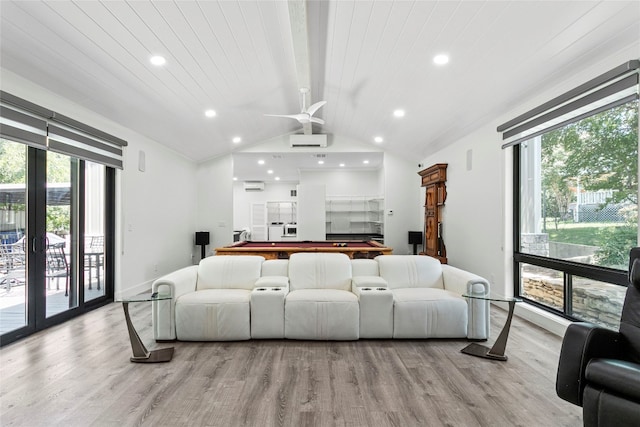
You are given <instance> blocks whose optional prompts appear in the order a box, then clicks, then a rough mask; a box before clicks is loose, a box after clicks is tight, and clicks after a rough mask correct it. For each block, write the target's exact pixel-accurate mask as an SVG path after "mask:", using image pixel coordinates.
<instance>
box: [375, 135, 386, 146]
mask: <svg viewBox="0 0 640 427" xmlns="http://www.w3.org/2000/svg"><path fill="white" fill-rule="evenodd" d="M373 140H374V141H375V142H377V143H378V144H380V143H381V142H382V141H384V139H383V138H382V137H381V136H376V137H375V138H373Z"/></svg>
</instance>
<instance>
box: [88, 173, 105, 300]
mask: <svg viewBox="0 0 640 427" xmlns="http://www.w3.org/2000/svg"><path fill="white" fill-rule="evenodd" d="M105 169H106V168H105V166H103V165H100V164H97V163H91V162H88V161H87V162H85V170H84V177H85V187H84V300H85V301H89V300H92V299H95V298H98V297H101V296H103V295H104V294H105V288H104V236H105V221H104V220H105V215H104V213H105V206H104V200H105V174H106V171H105Z"/></svg>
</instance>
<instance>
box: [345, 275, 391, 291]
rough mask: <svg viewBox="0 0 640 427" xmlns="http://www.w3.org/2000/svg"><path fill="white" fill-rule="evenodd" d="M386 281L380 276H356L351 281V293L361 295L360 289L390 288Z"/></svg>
mask: <svg viewBox="0 0 640 427" xmlns="http://www.w3.org/2000/svg"><path fill="white" fill-rule="evenodd" d="M388 287H389V285H388V283H387V281H386V280H384V279H383V278H382V277H380V276H356V277H353V278H352V279H351V292H353V293H354V294H356V295H358V296H359V295H360V294H359V290H358V288H388Z"/></svg>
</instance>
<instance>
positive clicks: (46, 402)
mask: <svg viewBox="0 0 640 427" xmlns="http://www.w3.org/2000/svg"><path fill="white" fill-rule="evenodd" d="M129 308H130V312H131V315H132V318H133V321H134V324H135V325H136V328H137V329H138V332H139V334H140V336H141V337H142V339H143V340H144V341H145V343H147V346H148V347H149V348H150V349H152V348H160V347H165V346H172V345H173V346H174V347H175V349H176V350H175V354H174V358H173V360H172V361H171V362H169V363H161V364H149V365H145V364H135V363H131V362H129V357H130V356H131V348H130V345H129V338H128V335H127V330H126V325H125V322H124V315H123V311H122V307H121V305H120V304H117V303H114V304H110V305H108V306H105V307H102V308H100V309H98V310H95V311H93V312H91V313H88V314H86V315H84V316H81V317H79V318H76V319H73V320H72V321H69V322H67V323H65V324H62V325H58V326H56V327H54V328H51V329H49V330H47V331H43V332H41V333H38V334H35V335H33V336H30V337H28V338H26V339H24V340H22V341H20V342H17V343H14V344H11V345H9V346H7V347H5V348H2V349H0V425H2V426H5V427H6V426H33V427H37V426H118V427H122V426H225V427H229V426H403V427H404V426H465V427H466V426H491V427H496V426H523V427H524V426H526V427H532V426H580V425H582V416H581V408H578V407H576V406H573V405H571V404H569V403H567V402H564V401H562V400H560V399H559V398H558V397H556V394H555V375H556V368H557V361H558V354H559V349H560V344H561V339H560V338H558V337H557V336H555V335H553V334H551V333H548V332H546V331H544V330H542V329H540V328H538V327H536V326H534V325H532V324H530V323H528V322H527V321H525V320H522V319H519V318H514V320H513V324H512V329H511V336H510V339H509V343H508V345H507V354H508V356H509V360H508V361H507V362H498V361H490V360H485V359H480V358H477V357H473V356H468V355H465V354H462V353H460V349H461V348H463V347H464V346H465V345H467V342H466V341H465V340H360V341H354V342H313V341H288V340H266V341H259V340H253V341H243V342H225V343H188V342H175V343H159V344H156V343H154V342H153V340H152V332H151V309H150V305H148V304H145V303H140V304H130V306H129ZM504 320H505V312H504V311H502V310H500V309H499V308H492V319H491V321H492V334H493V335H492V337H493V338H492V339H491V340H490V341H489V342H490V343H492V342H493V339H495V337H496V336H497V335H498V333H499V331H500V329H501V327H502V325H503V323H504Z"/></svg>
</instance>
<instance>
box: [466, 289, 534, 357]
mask: <svg viewBox="0 0 640 427" xmlns="http://www.w3.org/2000/svg"><path fill="white" fill-rule="evenodd" d="M462 296H463V297H465V298H471V299H479V300H484V301H497V302H506V303H509V313H508V314H507V320H506V322H505V324H504V326H503V327H502V331H500V335H498V339H496V342H495V343H493V347H491V348H489V347H487V346H484V345H482V344H478V343H475V342H474V343H471V344H469V345H468V346H466V347H465V348H463V349H462V350H460V351H461V352H463V353H464V354H470V355H472V356H478V357H484V358H485V359H493V360H501V361H503V362H504V361H506V360H507V356H505V354H504V351H505V349H506V347H507V339H508V338H509V329H510V328H511V318H512V317H513V310H514V308H515V306H516V303H517V302H521V301H522V300H521V299H520V298H491V297H490V296H488V295H473V294H464V295H462Z"/></svg>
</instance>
